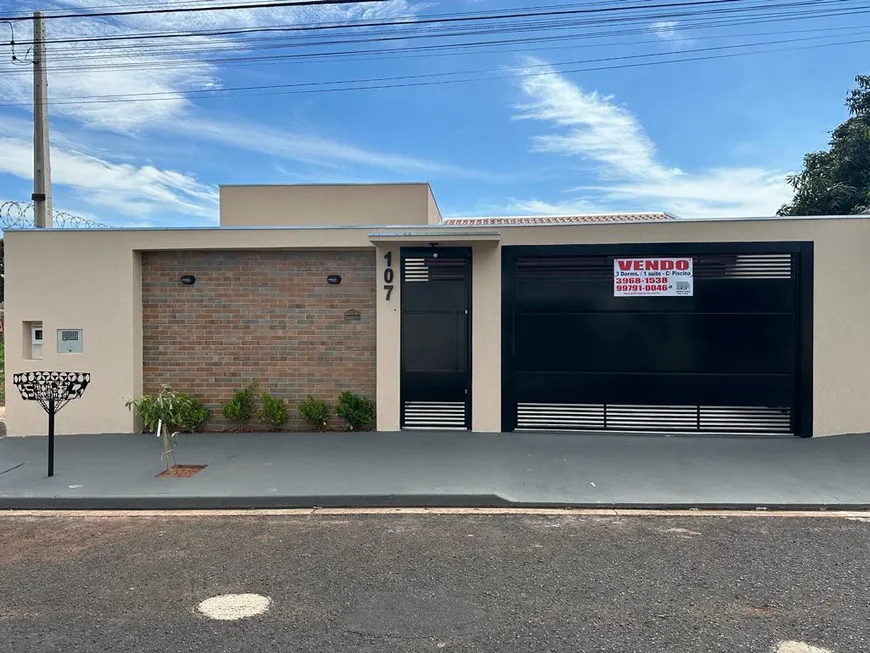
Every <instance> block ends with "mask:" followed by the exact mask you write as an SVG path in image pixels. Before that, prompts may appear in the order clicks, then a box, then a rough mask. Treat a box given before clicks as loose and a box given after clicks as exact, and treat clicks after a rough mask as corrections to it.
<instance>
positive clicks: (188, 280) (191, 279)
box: [181, 274, 196, 286]
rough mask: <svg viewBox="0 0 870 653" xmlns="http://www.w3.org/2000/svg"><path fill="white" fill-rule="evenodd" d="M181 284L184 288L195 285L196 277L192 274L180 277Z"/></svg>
mask: <svg viewBox="0 0 870 653" xmlns="http://www.w3.org/2000/svg"><path fill="white" fill-rule="evenodd" d="M181 283H183V284H184V285H185V286H192V285H193V284H195V283H196V277H195V276H193V275H192V274H185V275H184V276H183V277H181Z"/></svg>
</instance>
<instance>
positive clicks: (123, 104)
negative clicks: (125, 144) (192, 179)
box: [0, 0, 425, 133]
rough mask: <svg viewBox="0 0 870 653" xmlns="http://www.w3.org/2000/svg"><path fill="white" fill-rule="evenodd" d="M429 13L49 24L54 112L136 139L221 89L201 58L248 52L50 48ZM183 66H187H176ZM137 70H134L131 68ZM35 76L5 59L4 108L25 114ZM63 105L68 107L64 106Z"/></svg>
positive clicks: (219, 45) (182, 16) (193, 45)
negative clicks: (195, 95)
mask: <svg viewBox="0 0 870 653" xmlns="http://www.w3.org/2000/svg"><path fill="white" fill-rule="evenodd" d="M56 5H57V7H59V8H65V9H73V10H78V9H83V8H88V7H93V6H94V5H93V2H92V0H63V1H61V2H57V3H56ZM148 6H149V8H153V9H158V8H160V7H163V6H165V7H172V6H189V2H185V0H162V1H158V2H151V3H149V5H148ZM424 6H425V5H422V4H421V5H412V4H411V3H410V2H409V1H408V0H388V1H387V2H383V3H376V4H362V5H329V6H323V7H297V8H292V7H277V8H263V9H241V10H234V11H204V12H193V13H179V14H147V15H141V16H121V17H111V18H94V19H90V20H56V21H48V24H47V39H48V40H49V45H48V55H47V60H48V68H49V74H50V83H49V98H50V100H51V101H53V102H54V104H53V105H52V112H53V114H54V115H59V116H64V117H68V118H72V119H74V120H76V121H78V122H80V123H81V124H83V125H85V126H87V127H89V128H92V129H105V130H109V131H115V132H119V133H137V132H139V131H141V130H142V129H143V128H145V127H147V126H149V125H152V124H154V123H155V122H164V121H166V120H175V119H178V118H179V117H181V116H183V115H185V114H189V113H190V112H191V110H192V109H193V105H192V104H191V102H190V101H189V100H188V99H186V97H185V93H186V92H189V91H192V90H200V89H211V88H219V87H220V86H221V81H220V75H219V73H220V70H219V69H218V67H217V66H216V65H215V64H213V63H208V62H207V61H202V59H204V58H208V57H209V56H210V55H215V54H219V53H224V54H225V55H228V56H229V55H238V53H239V52H242V51H244V50H246V49H247V45H246V43H245V42H244V41H243V40H242V39H241V38H240V37H239V38H237V37H234V36H230V35H227V36H199V37H186V38H176V39H159V40H146V41H103V42H89V43H78V44H76V43H51V41H53V40H58V39H76V38H90V37H111V36H119V35H125V34H131V33H148V32H151V33H153V32H173V31H178V32H187V31H195V30H228V29H244V28H251V27H262V26H270V27H274V26H289V25H295V24H300V23H312V22H327V23H342V22H348V21H358V20H377V19H383V18H395V17H400V16H412V15H413V14H414V13H415V12H416V11H418V10H419V9H420V8H422V7H424ZM100 7H101V8H102V9H104V10H111V9H112V8H113V7H115V8H117V9H119V10H124V9H130V7H129V2H128V1H127V0H111V1H106V0H104V1H103V2H102V3H101V4H100ZM40 8H42V7H40ZM30 28H31V24H30V22H29V21H23V22H21V23H19V24H18V25H17V26H16V33H15V37H16V40H17V41H19V42H24V41H28V40H30V39H31V38H32V32H31V31H30ZM18 54H19V55H23V53H18ZM167 62H170V63H167ZM178 62H181V63H182V64H183V65H174V64H176V63H178ZM131 65H132V66H135V68H130V67H129V66H131ZM125 66H126V68H125ZM31 74H32V73H31V71H30V68H29V66H20V65H19V66H17V65H13V64H12V63H11V61H9V60H8V59H7V58H6V57H3V58H0V97H3V98H4V102H9V103H22V110H29V109H27V108H26V105H27V103H28V102H29V99H30V93H31ZM155 93H159V94H161V100H160V101H148V100H147V99H145V98H139V99H135V98H127V99H125V100H123V101H118V102H114V101H113V102H91V103H86V102H83V101H81V100H80V98H89V97H90V98H93V97H94V96H107V95H111V96H116V95H132V94H146V95H147V94H155ZM76 98H79V99H76ZM65 99H68V101H69V103H66V104H64V100H65Z"/></svg>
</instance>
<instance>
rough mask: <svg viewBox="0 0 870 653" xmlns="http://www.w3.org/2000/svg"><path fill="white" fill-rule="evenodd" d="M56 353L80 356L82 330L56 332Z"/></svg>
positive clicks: (59, 330) (60, 330)
mask: <svg viewBox="0 0 870 653" xmlns="http://www.w3.org/2000/svg"><path fill="white" fill-rule="evenodd" d="M57 353H58V354H81V353H82V330H81V329H58V330H57Z"/></svg>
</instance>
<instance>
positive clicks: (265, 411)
mask: <svg viewBox="0 0 870 653" xmlns="http://www.w3.org/2000/svg"><path fill="white" fill-rule="evenodd" d="M260 399H261V400H262V402H263V403H262V405H261V406H260V411H259V418H260V421H261V422H263V423H264V424H268V425H269V426H271V427H272V428H273V429H277V428H280V427H281V426H283V425H284V424H285V423H286V422H287V417H289V415H288V411H287V404H286V403H285V402H284V400H283V399H281V398H280V397H273V396H272V395H270V394H269V393H268V392H264V393H263V394H262V395H260Z"/></svg>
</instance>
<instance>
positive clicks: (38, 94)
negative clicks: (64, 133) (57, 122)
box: [33, 11, 51, 229]
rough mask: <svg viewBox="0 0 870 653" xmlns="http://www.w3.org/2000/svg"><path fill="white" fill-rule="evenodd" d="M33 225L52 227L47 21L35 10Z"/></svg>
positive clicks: (43, 227)
mask: <svg viewBox="0 0 870 653" xmlns="http://www.w3.org/2000/svg"><path fill="white" fill-rule="evenodd" d="M33 226H34V227H36V228H37V229H45V228H46V227H51V153H50V151H49V147H48V75H46V72H45V23H43V21H42V12H41V11H34V12H33Z"/></svg>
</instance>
